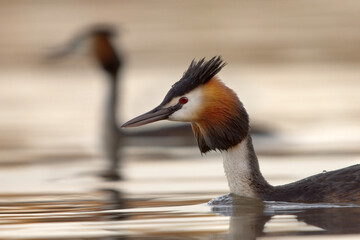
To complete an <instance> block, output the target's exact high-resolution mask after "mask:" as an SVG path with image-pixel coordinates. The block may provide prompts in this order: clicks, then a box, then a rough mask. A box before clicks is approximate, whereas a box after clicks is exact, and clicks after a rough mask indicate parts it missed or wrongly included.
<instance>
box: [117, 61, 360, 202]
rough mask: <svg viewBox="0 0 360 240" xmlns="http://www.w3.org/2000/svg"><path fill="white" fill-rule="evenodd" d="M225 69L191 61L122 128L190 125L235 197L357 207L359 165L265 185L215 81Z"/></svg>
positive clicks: (242, 115) (237, 113) (234, 111)
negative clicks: (216, 155)
mask: <svg viewBox="0 0 360 240" xmlns="http://www.w3.org/2000/svg"><path fill="white" fill-rule="evenodd" d="M225 64H226V63H224V62H223V61H222V59H221V57H213V58H212V59H211V60H209V61H205V59H204V58H203V59H201V60H200V61H198V62H196V61H194V60H193V61H192V62H191V64H190V66H189V68H188V69H187V70H186V72H185V73H184V75H183V76H182V78H181V79H180V80H179V81H178V82H176V83H175V84H174V85H173V86H172V87H171V89H170V90H169V92H168V93H167V95H166V96H165V98H164V100H163V101H162V103H161V104H160V105H159V106H157V107H156V108H154V109H153V110H151V111H149V112H147V113H145V114H142V115H140V116H138V117H136V118H134V119H132V120H130V121H128V122H126V123H125V124H124V125H123V126H122V127H137V126H141V125H145V124H148V123H152V122H155V121H159V120H163V119H168V120H172V121H181V122H190V123H191V126H192V130H193V132H194V135H195V138H196V140H197V143H198V146H199V149H200V151H201V153H206V152H208V151H210V150H215V151H216V150H219V151H220V152H221V155H222V157H223V164H224V169H225V174H226V177H227V180H228V184H229V187H230V191H231V193H232V194H235V195H239V196H243V197H251V198H256V199H260V200H264V201H286V202H303V203H316V202H327V203H360V164H358V165H354V166H350V167H347V168H343V169H339V170H336V171H329V172H324V173H320V174H317V175H314V176H311V177H308V178H305V179H302V180H300V181H297V182H294V183H290V184H286V185H281V186H272V185H270V184H269V183H268V182H267V181H266V180H265V178H264V177H263V175H262V174H261V172H260V169H259V163H258V159H257V157H256V154H255V151H254V148H253V144H252V140H251V136H250V134H249V133H250V127H249V117H248V114H247V112H246V110H245V108H244V107H243V104H242V103H241V102H240V100H239V99H238V97H237V95H236V94H235V92H234V91H233V90H231V89H230V88H228V87H227V86H225V84H223V83H222V82H221V81H220V80H219V79H217V78H216V77H215V75H216V74H217V73H218V72H219V71H220V70H221V69H222V68H223V67H224V66H225Z"/></svg>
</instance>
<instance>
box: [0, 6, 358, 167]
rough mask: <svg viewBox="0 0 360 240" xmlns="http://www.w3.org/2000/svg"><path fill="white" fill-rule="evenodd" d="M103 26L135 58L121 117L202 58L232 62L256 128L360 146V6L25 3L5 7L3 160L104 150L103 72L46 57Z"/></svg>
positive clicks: (0, 96) (290, 137)
mask: <svg viewBox="0 0 360 240" xmlns="http://www.w3.org/2000/svg"><path fill="white" fill-rule="evenodd" d="M97 23H109V24H113V25H114V26H115V28H116V29H117V30H118V31H119V34H118V37H117V38H116V44H117V45H118V48H119V49H121V50H122V51H123V53H124V55H125V57H126V66H125V72H124V74H123V77H122V89H121V93H122V96H121V111H120V109H119V122H123V121H125V120H127V119H129V118H131V117H133V116H135V115H137V114H139V113H142V112H144V111H146V110H149V109H150V108H152V107H154V106H155V105H157V104H158V103H159V102H160V101H161V100H162V98H163V96H164V94H165V93H166V92H167V90H168V89H169V87H170V86H171V85H172V84H173V83H174V82H175V81H177V80H178V79H179V78H180V77H181V75H182V73H183V72H184V71H185V69H186V68H187V66H188V64H189V63H190V61H191V60H192V59H193V58H197V59H199V58H202V57H212V56H214V55H222V56H223V58H224V59H225V60H226V61H227V62H228V65H227V66H226V68H225V69H224V70H223V71H222V72H221V73H220V75H219V76H220V77H221V79H223V80H224V81H225V82H226V84H227V85H228V86H230V87H231V88H233V89H234V90H235V91H236V92H237V93H238V95H239V97H240V98H241V99H242V101H243V102H244V104H245V106H246V108H247V109H248V112H249V114H250V116H251V120H252V122H253V123H254V124H258V125H261V126H266V127H267V128H269V129H271V130H272V131H273V132H275V133H276V134H279V135H280V136H286V140H287V141H290V143H294V144H300V145H301V144H305V145H309V146H312V147H314V146H315V147H317V148H322V149H331V148H333V147H339V146H340V148H342V149H348V150H349V151H350V150H351V151H357V150H356V149H358V147H359V146H360V134H359V133H360V123H359V121H358V120H359V117H360V98H359V96H358V91H359V90H360V81H359V79H360V69H359V63H360V47H359V46H360V3H359V2H358V1H355V0H353V1H335V0H326V1H325V0H324V1H322V0H320V1H310V0H309V1H307V0H305V1H278V0H276V1H258V0H255V1H160V0H159V1H65V0H61V1H41V0H32V1H21V0H17V1H1V2H0V24H1V26H0V36H1V37H0V81H1V88H0V149H1V150H2V151H1V156H2V160H3V161H7V160H9V163H11V161H12V160H13V159H16V158H18V154H19V152H18V150H20V149H21V150H22V151H25V152H26V153H27V154H26V157H29V156H33V155H34V156H38V155H39V154H40V155H41V154H45V155H46V156H47V157H48V158H49V157H51V156H55V155H56V154H58V153H59V152H61V154H78V155H79V156H85V157H86V156H88V155H89V156H90V155H93V154H97V152H98V145H99V144H98V142H99V140H98V134H99V132H100V126H101V124H100V122H101V116H102V111H103V109H102V104H103V99H104V95H105V94H106V93H105V90H106V81H105V80H104V75H103V73H102V72H101V71H100V70H99V69H98V68H97V67H96V66H95V63H94V62H93V59H92V58H91V56H89V53H88V51H87V46H83V47H82V49H81V51H79V52H78V53H77V54H76V55H74V56H72V57H69V58H67V59H66V60H64V61H59V62H52V63H50V62H47V61H45V60H44V58H43V57H44V56H45V55H46V54H47V53H48V52H49V51H51V50H52V49H54V48H56V47H59V46H61V45H63V44H64V43H65V42H66V41H67V40H69V39H70V38H71V37H72V36H74V35H75V34H76V33H78V32H79V31H82V30H83V29H85V28H87V27H89V26H91V25H92V24H97ZM161 124H166V123H161ZM59 150H60V151H59ZM22 154H23V152H22ZM26 157H25V158H26ZM29 158H30V157H29ZM22 159H24V155H23V157H22Z"/></svg>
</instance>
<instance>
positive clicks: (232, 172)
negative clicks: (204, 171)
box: [221, 135, 272, 199]
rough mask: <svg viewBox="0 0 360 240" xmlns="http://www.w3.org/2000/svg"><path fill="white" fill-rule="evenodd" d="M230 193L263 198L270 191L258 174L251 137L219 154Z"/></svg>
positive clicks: (269, 187)
mask: <svg viewBox="0 0 360 240" xmlns="http://www.w3.org/2000/svg"><path fill="white" fill-rule="evenodd" d="M221 155H222V157H223V164H224V170H225V175H226V178H227V180H228V184H229V188H230V191H231V192H232V193H234V194H236V195H239V196H244V197H253V198H260V199H262V198H263V193H264V192H266V191H269V190H271V189H272V186H271V185H270V184H269V183H268V182H267V181H266V180H265V178H264V177H263V175H262V174H261V172H260V167H259V163H258V159H257V156H256V154H255V151H254V147H253V144H252V139H251V136H250V135H248V136H247V137H246V138H245V139H244V140H243V141H241V142H240V143H239V144H237V145H236V146H234V147H231V148H229V149H227V150H225V151H222V152H221Z"/></svg>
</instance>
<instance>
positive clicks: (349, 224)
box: [209, 194, 360, 239]
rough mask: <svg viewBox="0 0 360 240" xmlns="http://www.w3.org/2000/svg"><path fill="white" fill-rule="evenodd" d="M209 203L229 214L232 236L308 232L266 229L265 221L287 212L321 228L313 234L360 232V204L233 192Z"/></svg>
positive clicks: (213, 207) (248, 236) (302, 232)
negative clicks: (272, 199) (288, 200)
mask: <svg viewBox="0 0 360 240" xmlns="http://www.w3.org/2000/svg"><path fill="white" fill-rule="evenodd" d="M209 204H210V205H211V210H212V211H213V212H214V213H217V214H221V215H226V216H230V222H229V238H230V239H256V238H257V237H260V236H265V235H266V236H270V235H271V236H281V235H284V234H285V235H286V236H291V235H294V236H295V235H296V236H298V235H302V234H303V235H308V234H309V231H294V232H291V231H287V232H283V231H278V232H266V233H265V232H264V227H265V224H267V223H269V222H270V221H271V219H273V218H274V217H276V216H284V215H292V216H294V217H295V218H296V220H297V221H298V222H303V223H305V224H307V225H310V226H314V227H317V228H320V229H319V230H311V231H312V232H311V234H312V235H325V234H327V235H328V234H355V233H360V206H359V205H352V204H297V203H286V202H263V201H260V200H256V199H252V198H246V197H239V196H235V195H232V194H229V195H226V196H222V197H221V198H218V199H214V200H212V201H210V203H209ZM285 224H288V223H285ZM285 229H286V228H285Z"/></svg>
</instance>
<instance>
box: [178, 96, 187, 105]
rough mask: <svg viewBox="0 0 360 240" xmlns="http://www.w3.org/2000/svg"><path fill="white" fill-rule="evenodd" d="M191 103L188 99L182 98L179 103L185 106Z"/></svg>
mask: <svg viewBox="0 0 360 240" xmlns="http://www.w3.org/2000/svg"><path fill="white" fill-rule="evenodd" d="M188 101H189V99H188V98H187V97H181V98H180V99H179V103H181V104H185V103H187V102H188Z"/></svg>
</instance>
